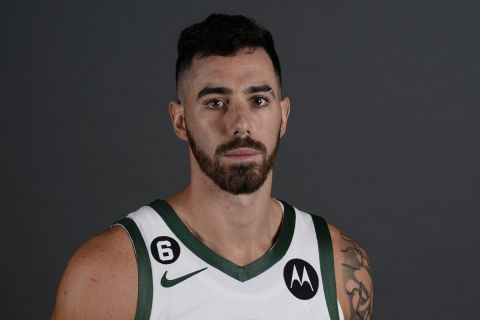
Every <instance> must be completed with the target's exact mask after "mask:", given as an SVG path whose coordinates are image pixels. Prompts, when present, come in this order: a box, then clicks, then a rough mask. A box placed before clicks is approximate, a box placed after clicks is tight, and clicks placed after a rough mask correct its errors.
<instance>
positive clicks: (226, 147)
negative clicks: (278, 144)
mask: <svg viewBox="0 0 480 320" xmlns="http://www.w3.org/2000/svg"><path fill="white" fill-rule="evenodd" d="M238 148H250V149H254V150H258V151H260V152H262V153H267V147H265V145H264V144H263V143H261V142H260V141H256V140H253V139H252V138H250V137H246V138H239V137H237V138H235V139H233V140H232V141H230V142H227V143H225V144H222V145H220V146H218V147H217V149H216V150H215V155H217V156H219V155H222V154H224V153H227V152H228V151H230V150H234V149H238Z"/></svg>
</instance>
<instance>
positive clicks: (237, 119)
mask: <svg viewBox="0 0 480 320" xmlns="http://www.w3.org/2000/svg"><path fill="white" fill-rule="evenodd" d="M248 108H249V107H248V105H245V104H242V103H236V104H234V105H232V106H231V107H230V109H229V110H228V113H229V115H228V118H229V123H230V125H229V127H230V132H231V134H232V135H233V136H235V137H237V136H238V137H246V136H250V135H251V134H252V122H251V118H250V116H251V115H250V114H249V110H248Z"/></svg>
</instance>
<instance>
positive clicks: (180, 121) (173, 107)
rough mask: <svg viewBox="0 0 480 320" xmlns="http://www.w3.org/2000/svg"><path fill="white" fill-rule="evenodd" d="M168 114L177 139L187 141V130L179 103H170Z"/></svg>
mask: <svg viewBox="0 0 480 320" xmlns="http://www.w3.org/2000/svg"><path fill="white" fill-rule="evenodd" d="M168 113H169V114H170V121H172V126H173V131H175V134H176V135H177V137H179V138H180V139H182V140H185V141H186V140H187V129H186V126H185V112H184V108H183V105H182V104H181V102H180V101H170V103H169V104H168Z"/></svg>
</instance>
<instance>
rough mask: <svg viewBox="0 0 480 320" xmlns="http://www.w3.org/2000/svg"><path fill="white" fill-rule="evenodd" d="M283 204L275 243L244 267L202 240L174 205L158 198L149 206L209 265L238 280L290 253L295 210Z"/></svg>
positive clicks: (243, 279)
mask: <svg viewBox="0 0 480 320" xmlns="http://www.w3.org/2000/svg"><path fill="white" fill-rule="evenodd" d="M282 204H283V207H284V214H283V222H282V225H281V227H280V230H279V232H278V238H277V241H276V243H275V244H274V245H273V247H272V248H271V249H270V250H269V251H268V252H267V253H265V254H264V255H263V256H262V257H260V258H258V259H257V260H255V261H253V262H251V263H249V264H247V265H246V266H243V267H241V266H238V265H237V264H235V263H233V262H231V261H229V260H227V259H225V258H224V257H222V256H220V255H218V254H217V253H215V252H214V251H213V250H212V249H210V248H209V247H207V246H206V245H205V244H203V243H202V242H201V241H200V240H199V239H198V238H196V237H195V236H194V235H193V234H192V233H191V232H190V231H189V230H188V228H187V227H186V226H185V224H184V223H183V222H182V221H181V220H180V218H179V217H178V216H177V214H176V213H175V211H174V210H173V208H172V207H170V205H169V204H168V203H167V202H165V201H164V200H161V199H158V200H155V201H153V202H152V203H150V206H151V207H152V208H153V209H154V210H155V211H157V212H158V214H159V215H160V216H161V217H162V218H163V220H164V221H165V223H166V224H167V226H168V227H169V228H170V229H171V230H172V232H173V233H174V234H175V236H177V238H178V239H179V240H180V241H181V242H182V243H183V244H184V245H185V246H186V247H187V248H188V249H190V251H192V252H193V253H194V254H195V255H197V256H198V257H199V258H200V259H202V260H203V261H205V262H206V263H208V264H209V265H211V266H213V267H215V268H217V269H218V270H220V271H222V272H223V273H225V274H227V275H229V276H231V277H232V278H234V279H237V280H238V281H241V282H244V281H247V280H250V279H252V278H254V277H256V276H258V275H259V274H261V273H262V272H264V271H265V270H267V269H269V268H270V267H271V266H273V265H274V264H275V263H276V262H278V261H279V260H280V259H281V258H283V256H284V255H285V253H287V250H288V247H289V246H290V243H291V241H292V237H293V231H294V229H295V210H294V209H293V207H292V206H290V205H289V204H288V203H286V202H284V201H282Z"/></svg>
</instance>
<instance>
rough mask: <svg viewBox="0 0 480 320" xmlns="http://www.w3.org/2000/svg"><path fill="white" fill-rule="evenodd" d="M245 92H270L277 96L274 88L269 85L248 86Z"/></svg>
mask: <svg viewBox="0 0 480 320" xmlns="http://www.w3.org/2000/svg"><path fill="white" fill-rule="evenodd" d="M244 92H245V93H247V94H251V93H257V92H270V93H271V94H272V96H273V97H274V98H275V93H273V89H272V88H271V87H270V86H268V85H263V86H251V87H248V88H247V89H246V90H245V91H244Z"/></svg>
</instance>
